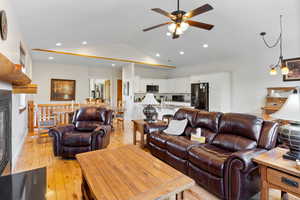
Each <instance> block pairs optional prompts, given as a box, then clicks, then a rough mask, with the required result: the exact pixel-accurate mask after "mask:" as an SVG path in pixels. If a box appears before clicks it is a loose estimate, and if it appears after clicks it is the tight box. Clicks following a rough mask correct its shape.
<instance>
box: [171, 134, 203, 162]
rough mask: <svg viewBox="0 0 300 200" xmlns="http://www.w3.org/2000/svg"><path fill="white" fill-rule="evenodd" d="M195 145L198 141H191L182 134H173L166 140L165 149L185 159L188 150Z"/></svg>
mask: <svg viewBox="0 0 300 200" xmlns="http://www.w3.org/2000/svg"><path fill="white" fill-rule="evenodd" d="M197 145H199V143H198V142H195V141H191V140H189V139H188V138H186V137H184V136H173V137H170V138H169V139H168V141H167V142H166V149H167V151H168V152H170V153H172V154H174V155H176V156H178V157H180V158H183V159H187V158H188V150H189V149H190V148H191V147H193V146H197Z"/></svg>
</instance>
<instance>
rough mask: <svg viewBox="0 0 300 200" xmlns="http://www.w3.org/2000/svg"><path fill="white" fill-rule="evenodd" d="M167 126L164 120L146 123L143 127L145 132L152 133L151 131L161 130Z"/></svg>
mask: <svg viewBox="0 0 300 200" xmlns="http://www.w3.org/2000/svg"><path fill="white" fill-rule="evenodd" d="M166 128H168V124H167V123H166V122H162V121H159V122H156V123H146V124H145V127H144V131H145V133H153V132H157V131H158V132H161V131H163V130H165V129H166Z"/></svg>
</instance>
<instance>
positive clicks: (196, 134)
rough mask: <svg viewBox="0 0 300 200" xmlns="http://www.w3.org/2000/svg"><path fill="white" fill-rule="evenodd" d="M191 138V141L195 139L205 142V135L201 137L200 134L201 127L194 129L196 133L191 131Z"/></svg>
mask: <svg viewBox="0 0 300 200" xmlns="http://www.w3.org/2000/svg"><path fill="white" fill-rule="evenodd" d="M191 140H192V141H197V142H200V143H205V137H203V136H202V134H201V128H197V129H196V133H193V134H192V135H191Z"/></svg>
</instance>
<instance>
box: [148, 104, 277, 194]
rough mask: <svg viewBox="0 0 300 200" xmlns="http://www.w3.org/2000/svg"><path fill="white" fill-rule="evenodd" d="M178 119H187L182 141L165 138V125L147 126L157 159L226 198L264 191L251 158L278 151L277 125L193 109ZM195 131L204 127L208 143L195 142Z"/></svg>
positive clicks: (241, 115) (230, 114)
mask: <svg viewBox="0 0 300 200" xmlns="http://www.w3.org/2000/svg"><path fill="white" fill-rule="evenodd" d="M174 119H177V120H182V119H188V125H187V127H186V128H185V132H184V133H183V135H181V136H171V135H167V134H165V133H163V129H164V128H166V127H164V126H158V125H155V124H153V125H151V124H148V125H147V126H148V127H147V130H148V131H149V132H151V133H149V134H148V135H147V145H148V148H149V149H150V152H151V153H152V154H153V155H154V156H156V157H158V158H159V159H161V160H163V161H165V162H166V163H168V164H169V165H171V166H172V167H174V168H176V169H177V170H179V171H181V172H183V173H184V174H187V175H188V176H190V177H191V178H193V179H194V180H195V181H196V182H197V183H198V184H199V185H200V186H202V187H203V188H205V189H206V190H208V191H209V192H211V193H213V194H214V195H216V196H217V197H219V198H221V199H228V200H229V199H230V200H231V199H234V200H236V199H239V200H246V199H249V198H250V197H252V196H253V195H255V194H256V193H257V192H259V190H260V179H259V170H258V166H257V165H256V164H255V163H253V162H252V158H253V157H255V156H257V155H259V154H261V153H263V152H266V151H268V150H270V149H272V148H274V147H275V145H276V140H277V129H278V124H277V123H274V122H269V121H264V120H262V119H261V118H259V117H256V116H252V115H247V114H237V113H224V114H223V113H218V112H203V111H199V110H194V109H180V110H178V111H177V112H176V114H175V116H174ZM196 128H201V131H202V136H205V137H206V143H205V144H200V143H198V142H193V141H191V140H190V135H191V133H192V132H195V131H196ZM155 130H157V131H155Z"/></svg>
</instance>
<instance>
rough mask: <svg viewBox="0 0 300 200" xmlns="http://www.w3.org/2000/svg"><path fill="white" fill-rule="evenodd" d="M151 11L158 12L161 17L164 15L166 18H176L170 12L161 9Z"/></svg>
mask: <svg viewBox="0 0 300 200" xmlns="http://www.w3.org/2000/svg"><path fill="white" fill-rule="evenodd" d="M151 10H152V11H154V12H157V13H159V14H161V15H164V16H166V17H169V18H170V19H175V18H176V16H174V15H172V14H171V13H169V12H167V11H165V10H163V9H160V8H152V9H151Z"/></svg>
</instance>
